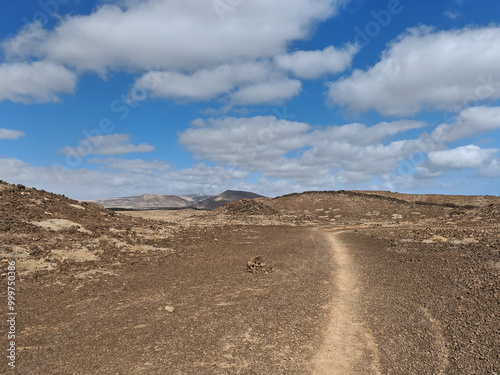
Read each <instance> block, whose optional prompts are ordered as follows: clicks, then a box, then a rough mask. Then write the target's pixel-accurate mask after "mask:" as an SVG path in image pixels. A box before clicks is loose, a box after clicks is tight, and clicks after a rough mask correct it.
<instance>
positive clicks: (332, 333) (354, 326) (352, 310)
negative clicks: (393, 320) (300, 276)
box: [313, 231, 381, 375]
mask: <svg viewBox="0 0 500 375" xmlns="http://www.w3.org/2000/svg"><path fill="white" fill-rule="evenodd" d="M339 233H341V232H337V231H335V232H333V231H329V232H327V233H326V237H327V238H328V240H329V241H330V243H331V247H332V252H333V259H334V262H335V271H334V273H333V277H334V278H335V280H334V285H335V286H336V295H335V298H334V300H333V301H332V305H331V310H330V311H331V317H330V323H329V325H328V330H327V332H326V335H325V338H324V342H323V345H322V347H321V349H320V351H319V353H318V355H317V356H316V358H315V361H314V362H315V369H314V372H313V373H314V374H318V375H319V374H329V375H335V374H342V375H348V374H381V372H380V364H379V358H378V350H377V346H376V344H375V341H374V339H373V336H372V334H371V333H370V331H369V330H368V328H367V327H366V324H365V323H364V322H363V321H362V320H361V319H360V318H359V314H358V309H359V304H360V298H361V297H360V281H359V278H358V275H357V271H356V266H355V264H354V262H353V260H352V258H351V256H350V254H349V249H348V248H347V247H346V246H345V245H344V244H343V243H342V242H341V241H340V240H339V238H338V234H339Z"/></svg>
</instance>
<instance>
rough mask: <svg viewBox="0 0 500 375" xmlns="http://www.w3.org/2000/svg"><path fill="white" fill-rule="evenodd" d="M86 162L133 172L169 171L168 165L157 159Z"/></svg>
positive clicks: (108, 159)
mask: <svg viewBox="0 0 500 375" xmlns="http://www.w3.org/2000/svg"><path fill="white" fill-rule="evenodd" d="M88 162H89V163H91V164H104V165H105V166H106V167H107V168H110V169H120V170H125V171H133V172H143V171H168V170H170V165H169V164H168V163H165V162H163V161H160V160H157V159H153V160H151V161H145V160H142V159H132V160H129V159H118V158H114V157H110V158H107V159H97V158H95V159H90V160H89V161H88Z"/></svg>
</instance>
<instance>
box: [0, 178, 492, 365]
mask: <svg viewBox="0 0 500 375" xmlns="http://www.w3.org/2000/svg"><path fill="white" fill-rule="evenodd" d="M499 217H500V206H499V202H498V198H496V197H473V198H470V197H468V198H464V199H463V201H461V200H460V197H450V198H448V197H446V196H419V197H414V196H404V195H398V194H394V193H390V194H389V193H384V192H376V193H373V192H311V193H305V194H298V195H291V196H285V197H281V198H276V199H271V200H270V199H259V200H257V201H239V202H235V203H232V204H229V205H226V206H224V207H221V208H219V209H217V210H213V211H210V212H199V211H146V212H127V213H124V214H118V213H113V212H111V211H108V210H105V209H103V208H101V207H100V206H97V205H95V204H89V203H83V202H77V201H73V200H70V199H68V198H65V197H63V196H58V195H55V194H50V193H47V192H43V191H38V190H35V189H27V188H25V187H22V186H13V185H8V184H6V183H0V241H1V242H0V243H1V246H0V260H1V261H2V262H1V267H2V270H1V272H2V274H1V276H0V280H1V285H3V287H2V289H1V290H0V306H4V307H3V308H0V311H4V312H3V313H2V314H3V315H4V318H3V319H2V322H3V323H1V324H0V347H1V348H4V351H5V352H6V351H7V350H6V349H7V348H8V345H7V342H8V340H7V329H8V327H7V323H6V319H5V317H7V315H6V314H7V284H6V283H7V274H6V272H7V264H8V263H7V262H6V261H12V260H16V267H17V281H16V304H17V305H16V307H17V312H18V315H17V318H16V368H15V369H13V370H12V369H10V368H8V360H7V359H6V356H3V359H0V373H2V374H4V373H6V374H7V373H12V374H309V373H310V374H498V373H500V359H499V358H500V324H499V323H498V322H499V320H498V314H499V311H500V306H499V296H498V293H499V288H500V285H499V280H500V278H499V273H500V255H499V247H500V225H499ZM249 271H250V272H249Z"/></svg>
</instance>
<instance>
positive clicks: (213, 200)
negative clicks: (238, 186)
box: [193, 190, 264, 210]
mask: <svg viewBox="0 0 500 375" xmlns="http://www.w3.org/2000/svg"><path fill="white" fill-rule="evenodd" d="M255 198H264V197H263V196H262V195H259V194H255V193H250V192H247V191H238V190H226V191H225V192H223V193H221V194H219V195H216V196H214V197H210V198H207V199H205V200H203V201H201V202H198V203H196V204H194V205H193V207H194V208H197V209H200V210H213V209H214V208H218V207H222V206H223V205H225V204H227V203H231V202H236V201H239V200H241V199H255Z"/></svg>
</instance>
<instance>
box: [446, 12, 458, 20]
mask: <svg viewBox="0 0 500 375" xmlns="http://www.w3.org/2000/svg"><path fill="white" fill-rule="evenodd" d="M444 15H445V16H446V17H448V18H449V19H450V20H456V19H457V18H458V17H460V13H458V12H452V11H446V12H444Z"/></svg>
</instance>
